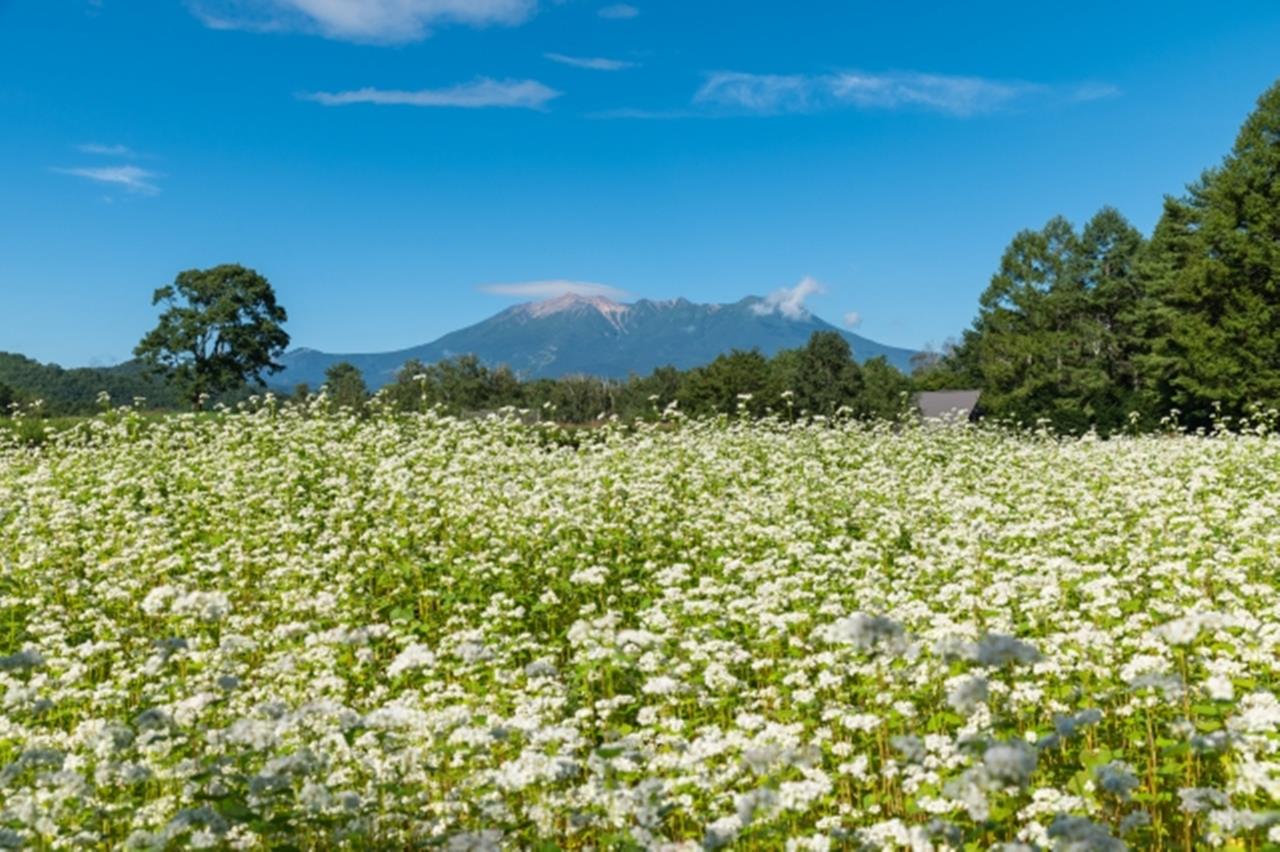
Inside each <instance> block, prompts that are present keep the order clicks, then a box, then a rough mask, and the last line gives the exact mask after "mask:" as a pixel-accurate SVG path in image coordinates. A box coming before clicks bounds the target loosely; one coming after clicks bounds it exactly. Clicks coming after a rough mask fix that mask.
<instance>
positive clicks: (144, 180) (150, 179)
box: [53, 166, 160, 195]
mask: <svg viewBox="0 0 1280 852" xmlns="http://www.w3.org/2000/svg"><path fill="white" fill-rule="evenodd" d="M53 171H55V172H57V173H58V174H63V175H72V176H74V177H78V178H84V179H85V180H91V181H94V182H95V183H105V184H109V185H112V186H118V187H120V188H122V189H125V190H128V191H129V192H134V193H138V194H143V195H154V194H156V193H158V192H159V191H160V187H158V186H156V185H155V182H154V181H155V179H156V178H158V177H160V175H158V174H156V173H155V172H151V171H147V170H146V169H141V168H138V167H137V166H103V167H81V168H55V169H53Z"/></svg>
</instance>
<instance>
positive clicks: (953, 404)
mask: <svg viewBox="0 0 1280 852" xmlns="http://www.w3.org/2000/svg"><path fill="white" fill-rule="evenodd" d="M981 395H982V391H980V390H949V391H921V392H920V393H918V394H916V408H917V409H918V410H919V411H920V416H921V417H923V418H924V419H925V420H971V419H972V418H973V415H974V411H975V410H976V409H977V407H978V397H979V396H981Z"/></svg>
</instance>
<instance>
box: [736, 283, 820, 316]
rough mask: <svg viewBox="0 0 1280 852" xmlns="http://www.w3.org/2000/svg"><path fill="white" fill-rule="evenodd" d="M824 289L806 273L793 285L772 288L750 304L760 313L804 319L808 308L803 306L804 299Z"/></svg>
mask: <svg viewBox="0 0 1280 852" xmlns="http://www.w3.org/2000/svg"><path fill="white" fill-rule="evenodd" d="M825 292H826V290H825V288H823V286H822V285H821V284H819V283H818V281H817V280H816V279H814V278H811V277H809V276H808V275H806V276H805V277H804V278H801V279H800V281H799V282H797V283H796V285H795V286H794V287H782V288H780V289H778V290H774V291H773V292H772V293H770V294H769V295H768V296H765V297H764V299H762V300H761V301H759V302H756V303H755V304H754V305H752V306H751V310H752V311H753V312H754V313H756V314H758V315H760V316H765V315H766V314H781V315H782V316H784V317H786V318H787V319H804V318H805V317H807V316H808V315H809V310H808V308H806V307H805V306H804V303H805V300H806V299H808V298H809V297H810V296H814V295H817V294H818V293H825Z"/></svg>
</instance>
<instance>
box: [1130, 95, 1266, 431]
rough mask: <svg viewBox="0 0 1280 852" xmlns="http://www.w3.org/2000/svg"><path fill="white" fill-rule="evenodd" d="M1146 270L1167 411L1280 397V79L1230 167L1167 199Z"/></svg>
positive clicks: (1226, 410) (1155, 361)
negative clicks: (1154, 299) (1177, 197)
mask: <svg viewBox="0 0 1280 852" xmlns="http://www.w3.org/2000/svg"><path fill="white" fill-rule="evenodd" d="M1146 271H1147V273H1148V275H1149V284H1150V286H1151V288H1152V289H1153V290H1154V292H1155V293H1156V294H1157V295H1158V301H1159V304H1158V307H1157V308H1156V309H1155V317H1154V327H1155V330H1156V331H1157V332H1158V334H1157V338H1156V341H1155V345H1154V346H1153V347H1152V351H1151V353H1150V356H1149V357H1148V359H1147V361H1146V365H1147V367H1148V368H1149V369H1150V371H1151V378H1152V381H1153V383H1154V385H1155V387H1156V390H1157V394H1156V395H1157V399H1158V402H1159V405H1160V407H1161V409H1162V410H1163V411H1168V410H1172V409H1179V410H1180V411H1181V413H1182V416H1183V419H1184V420H1185V421H1186V422H1189V423H1192V424H1195V425H1204V424H1207V423H1208V422H1209V421H1210V420H1211V419H1212V418H1213V417H1214V414H1215V412H1216V411H1220V412H1221V414H1223V415H1225V416H1230V417H1239V416H1241V415H1244V414H1246V413H1247V412H1248V410H1249V408H1250V406H1252V405H1254V404H1260V405H1263V406H1267V407H1274V406H1276V405H1278V404H1280V83H1277V84H1275V85H1273V86H1272V87H1271V88H1270V89H1269V90H1268V91H1267V92H1265V93H1264V94H1263V95H1262V97H1261V98H1259V100H1258V107H1257V109H1256V110H1255V111H1254V113H1253V114H1252V115H1250V116H1249V118H1248V119H1247V120H1246V121H1245V123H1244V126H1243V127H1242V128H1241V130H1240V134H1239V136H1238V137H1237V138H1236V142H1235V146H1234V147H1233V148H1232V151H1231V153H1230V154H1229V155H1228V156H1227V157H1226V159H1225V160H1224V161H1223V163H1222V165H1221V166H1219V167H1218V168H1216V169H1212V170H1210V171H1208V172H1206V173H1205V174H1204V176H1203V177H1202V179H1201V180H1200V181H1199V182H1198V183H1197V184H1195V185H1193V186H1191V187H1190V188H1189V193H1188V195H1187V197H1186V198H1184V199H1180V200H1172V199H1170V200H1168V201H1167V202H1166V204H1165V209H1164V215H1163V216H1162V218H1161V221H1160V224H1159V226H1158V227H1157V229H1156V238H1155V239H1154V240H1153V255H1152V257H1151V258H1149V260H1148V266H1147V269H1146Z"/></svg>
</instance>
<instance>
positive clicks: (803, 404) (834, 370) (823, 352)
mask: <svg viewBox="0 0 1280 852" xmlns="http://www.w3.org/2000/svg"><path fill="white" fill-rule="evenodd" d="M794 376H795V378H794V385H795V387H794V390H795V402H796V406H797V407H798V408H799V409H800V410H802V411H808V412H810V413H812V414H826V415H829V414H834V413H835V412H836V411H837V410H838V409H839V408H840V407H841V406H845V405H849V406H851V407H852V403H854V401H855V400H857V398H858V397H859V395H861V393H862V387H863V382H862V371H861V370H860V369H859V367H858V362H857V361H855V360H853V350H852V349H850V348H849V342H848V341H847V340H845V339H844V338H843V337H841V336H840V335H839V334H837V333H836V332H834V331H817V332H814V333H813V335H812V336H811V337H810V338H809V342H808V343H807V344H805V346H804V348H802V349H801V350H800V352H799V355H798V356H797V358H796V361H795V373H794Z"/></svg>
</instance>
